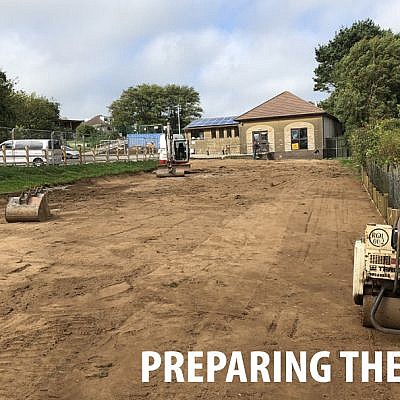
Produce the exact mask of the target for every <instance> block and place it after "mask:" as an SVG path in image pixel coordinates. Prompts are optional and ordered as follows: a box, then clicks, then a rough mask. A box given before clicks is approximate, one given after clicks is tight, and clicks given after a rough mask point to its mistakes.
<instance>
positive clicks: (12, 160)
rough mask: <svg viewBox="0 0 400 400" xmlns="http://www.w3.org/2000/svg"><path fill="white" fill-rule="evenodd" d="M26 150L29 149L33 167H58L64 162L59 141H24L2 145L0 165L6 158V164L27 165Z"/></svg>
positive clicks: (9, 141) (30, 161) (0, 148)
mask: <svg viewBox="0 0 400 400" xmlns="http://www.w3.org/2000/svg"><path fill="white" fill-rule="evenodd" d="M26 148H28V153H29V164H31V165H35V166H40V165H44V164H49V165H53V164H55V165H58V164H61V162H62V157H63V153H62V150H61V144H60V141H59V140H55V139H53V140H52V139H22V140H7V141H5V142H3V143H0V164H2V163H4V156H5V161H6V164H12V165H26V163H27V156H26ZM3 149H5V152H4V151H3ZM4 153H5V154H4Z"/></svg>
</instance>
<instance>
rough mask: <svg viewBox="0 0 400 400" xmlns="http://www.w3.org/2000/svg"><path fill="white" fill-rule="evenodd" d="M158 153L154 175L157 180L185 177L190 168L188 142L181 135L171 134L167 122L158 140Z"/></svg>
mask: <svg viewBox="0 0 400 400" xmlns="http://www.w3.org/2000/svg"><path fill="white" fill-rule="evenodd" d="M158 153H159V163H160V167H159V168H158V170H157V171H156V174H157V176H158V177H159V178H165V177H175V176H185V171H187V170H188V169H189V168H190V163H189V159H190V148H189V141H188V140H187V139H185V137H184V136H183V135H176V134H173V133H172V130H171V125H170V123H169V122H168V123H167V129H166V131H165V135H163V136H161V138H160V149H159V151H158Z"/></svg>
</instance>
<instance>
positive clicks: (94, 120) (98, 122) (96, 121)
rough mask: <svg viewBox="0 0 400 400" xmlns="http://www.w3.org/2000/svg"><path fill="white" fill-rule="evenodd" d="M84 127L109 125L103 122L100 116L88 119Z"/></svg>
mask: <svg viewBox="0 0 400 400" xmlns="http://www.w3.org/2000/svg"><path fill="white" fill-rule="evenodd" d="M85 124H86V125H93V126H95V125H101V126H109V125H110V124H109V123H108V122H105V121H104V120H103V118H102V115H95V116H94V117H92V118H90V119H88V120H87V121H86V122H85Z"/></svg>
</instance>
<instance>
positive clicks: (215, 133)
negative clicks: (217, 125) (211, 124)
mask: <svg viewBox="0 0 400 400" xmlns="http://www.w3.org/2000/svg"><path fill="white" fill-rule="evenodd" d="M216 138H217V131H216V129H211V139H216Z"/></svg>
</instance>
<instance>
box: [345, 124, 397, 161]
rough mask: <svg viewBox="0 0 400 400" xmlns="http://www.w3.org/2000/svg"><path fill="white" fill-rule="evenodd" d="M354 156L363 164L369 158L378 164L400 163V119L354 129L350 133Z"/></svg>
mask: <svg viewBox="0 0 400 400" xmlns="http://www.w3.org/2000/svg"><path fill="white" fill-rule="evenodd" d="M349 143H350V146H351V150H352V154H353V158H354V159H355V161H356V162H357V163H359V164H361V165H365V164H366V162H367V161H368V160H372V161H376V162H377V163H378V164H380V165H383V164H399V163H400V119H398V118H393V119H386V120H381V121H378V122H376V123H374V124H370V125H368V126H366V127H363V128H358V129H354V130H352V131H351V133H350V135H349Z"/></svg>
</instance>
